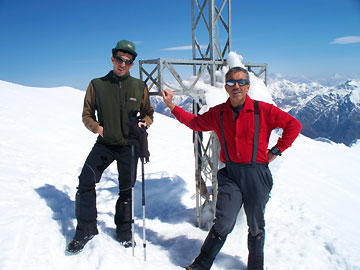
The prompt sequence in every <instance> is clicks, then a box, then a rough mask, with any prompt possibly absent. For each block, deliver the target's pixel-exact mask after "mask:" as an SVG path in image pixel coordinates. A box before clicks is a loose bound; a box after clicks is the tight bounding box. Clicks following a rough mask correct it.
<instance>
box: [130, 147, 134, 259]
mask: <svg viewBox="0 0 360 270" xmlns="http://www.w3.org/2000/svg"><path fill="white" fill-rule="evenodd" d="M130 169H131V172H130V174H131V181H133V180H134V178H135V145H134V144H131V168H130ZM131 198H132V200H131V246H132V255H133V256H134V255H135V241H134V230H135V222H134V201H135V198H134V185H133V184H132V183H131Z"/></svg>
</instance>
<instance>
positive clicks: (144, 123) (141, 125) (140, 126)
mask: <svg viewBox="0 0 360 270" xmlns="http://www.w3.org/2000/svg"><path fill="white" fill-rule="evenodd" d="M138 127H139V128H142V127H145V128H147V125H146V122H145V121H139V122H138Z"/></svg>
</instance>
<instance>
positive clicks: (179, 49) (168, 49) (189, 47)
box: [161, 45, 207, 51]
mask: <svg viewBox="0 0 360 270" xmlns="http://www.w3.org/2000/svg"><path fill="white" fill-rule="evenodd" d="M200 48H207V46H205V45H200ZM161 50H162V51H184V50H192V45H185V46H178V47H171V48H165V49H161Z"/></svg>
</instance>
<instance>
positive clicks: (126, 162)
mask: <svg viewBox="0 0 360 270" xmlns="http://www.w3.org/2000/svg"><path fill="white" fill-rule="evenodd" d="M131 147H132V146H130V145H128V146H109V145H104V144H100V143H95V145H94V147H93V148H92V150H91V152H90V153H89V155H88V157H87V159H86V161H85V164H84V166H83V168H82V171H81V174H80V176H79V186H78V191H77V193H76V198H75V201H76V205H75V212H76V218H77V221H78V226H77V232H76V237H77V238H81V237H82V236H84V234H85V235H86V234H88V233H93V234H94V233H95V234H96V233H97V227H96V219H97V209H96V190H95V186H96V183H98V182H99V181H100V179H101V175H102V173H103V172H104V170H105V169H106V168H107V167H108V166H109V165H110V164H111V163H112V162H113V161H115V160H116V162H117V169H118V180H119V190H120V192H119V198H118V201H117V203H116V207H115V224H116V226H117V232H118V233H119V234H123V235H122V236H123V237H122V238H124V239H125V238H129V239H130V237H131V202H132V201H131V200H132V198H131V188H132V187H133V186H134V184H135V180H136V167H137V157H136V156H135V155H133V154H132V151H131ZM134 152H135V153H136V151H134ZM131 170H133V176H134V177H133V179H131ZM129 239H126V240H129Z"/></svg>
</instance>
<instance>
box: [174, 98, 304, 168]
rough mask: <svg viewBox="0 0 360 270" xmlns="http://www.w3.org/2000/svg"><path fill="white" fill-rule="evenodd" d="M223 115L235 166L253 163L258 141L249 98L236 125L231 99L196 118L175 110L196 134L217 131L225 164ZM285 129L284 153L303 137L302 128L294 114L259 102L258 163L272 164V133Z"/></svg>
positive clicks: (252, 106)
mask: <svg viewBox="0 0 360 270" xmlns="http://www.w3.org/2000/svg"><path fill="white" fill-rule="evenodd" d="M221 110H222V111H224V113H223V129H224V136H225V141H226V146H227V149H228V152H229V157H230V160H231V161H232V162H235V163H250V162H251V157H252V149H253V141H254V133H255V127H254V125H255V124H254V100H253V99H251V98H250V97H249V96H247V97H246V100H245V103H244V107H243V108H242V110H241V111H240V113H239V116H238V118H237V120H236V122H235V119H234V112H233V110H232V108H231V105H230V99H228V100H227V101H226V103H222V104H219V105H217V106H215V107H212V108H210V109H209V111H207V112H205V113H204V114H202V115H198V116H196V115H194V114H191V113H188V112H186V111H185V110H183V109H182V108H180V107H178V106H175V108H174V109H173V111H172V113H173V114H174V116H175V117H176V119H177V120H179V121H180V122H181V123H183V124H185V125H186V126H188V127H189V128H191V129H193V130H195V131H215V133H216V134H217V136H218V138H219V140H220V144H221V153H220V159H221V161H222V162H225V160H226V158H225V153H224V150H223V149H224V148H223V143H222V139H221V132H220V111H221ZM276 128H282V129H283V133H282V136H281V137H280V138H279V140H278V141H277V143H276V145H275V146H276V147H278V148H279V149H280V151H281V152H284V151H285V150H286V149H287V148H288V147H290V146H291V144H292V143H293V141H294V140H295V139H296V137H297V136H298V135H299V133H300V130H301V124H300V122H299V121H297V120H296V119H295V118H294V117H292V116H291V115H290V114H288V113H286V112H284V111H282V110H280V109H279V108H277V107H275V106H274V105H272V104H269V103H266V102H262V101H259V146H258V152H257V159H256V162H261V163H269V160H268V158H267V155H266V150H267V148H268V144H269V138H270V133H271V131H272V130H273V129H276Z"/></svg>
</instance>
